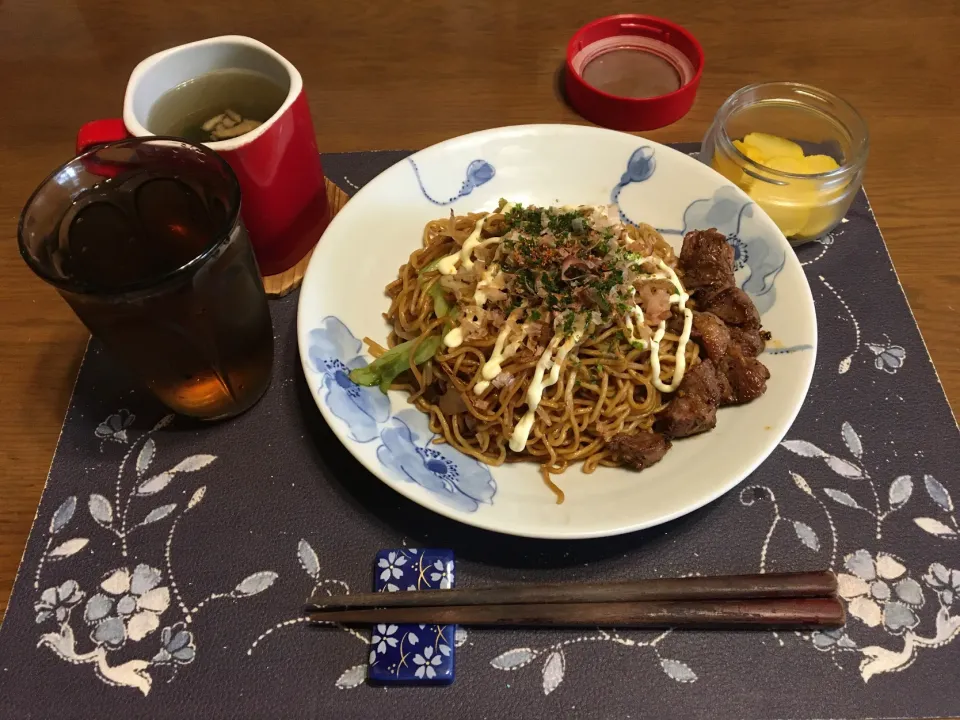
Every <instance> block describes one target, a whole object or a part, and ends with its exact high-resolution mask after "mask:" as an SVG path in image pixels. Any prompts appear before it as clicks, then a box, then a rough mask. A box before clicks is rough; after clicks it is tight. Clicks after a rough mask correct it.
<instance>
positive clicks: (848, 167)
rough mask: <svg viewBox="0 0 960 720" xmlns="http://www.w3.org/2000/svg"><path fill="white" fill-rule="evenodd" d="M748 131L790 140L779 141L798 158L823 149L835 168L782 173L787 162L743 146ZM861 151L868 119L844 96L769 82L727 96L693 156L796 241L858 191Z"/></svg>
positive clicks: (834, 216)
mask: <svg viewBox="0 0 960 720" xmlns="http://www.w3.org/2000/svg"><path fill="white" fill-rule="evenodd" d="M750 133H764V134H765V135H767V136H776V137H775V138H773V140H779V139H781V138H782V139H785V140H788V141H792V142H790V143H784V144H783V145H784V147H787V148H788V149H793V150H797V149H796V147H795V145H794V143H795V144H796V145H799V146H800V149H802V151H803V156H805V157H807V158H809V157H810V156H812V155H818V156H823V155H826V156H829V157H830V158H833V160H834V161H835V164H836V165H837V167H836V168H835V169H828V170H826V171H824V172H817V173H810V172H802V173H801V172H787V171H786V170H785V166H786V167H789V168H790V169H795V168H793V167H792V165H791V163H788V162H773V161H771V160H770V159H769V158H766V157H764V156H762V155H761V154H759V153H754V152H753V149H752V148H750V147H747V146H745V145H744V143H743V142H742V141H743V138H745V137H746V136H747V135H748V134H750ZM868 150H869V138H868V134H867V125H866V123H865V122H864V120H863V118H862V117H861V116H860V114H859V113H858V112H857V111H856V110H855V109H854V108H853V106H851V105H850V104H849V103H848V102H846V101H845V100H842V99H841V98H839V97H837V96H836V95H834V94H832V93H829V92H827V91H826V90H821V89H819V88H815V87H812V86H810V85H803V84H801V83H792V82H770V83H759V84H756V85H748V86H747V87H745V88H741V89H740V90H737V92H735V93H734V94H733V95H731V96H730V97H729V98H727V100H726V102H724V103H723V105H722V106H721V107H720V109H719V110H718V111H717V114H716V116H715V117H714V119H713V124H712V125H711V126H710V129H709V130H708V131H707V135H706V137H705V138H704V140H703V146H702V148H701V152H700V159H701V160H702V161H703V162H704V163H706V164H707V165H710V166H711V167H713V169H714V170H716V171H717V172H719V173H720V174H721V175H723V176H724V177H726V178H727V179H728V180H730V181H731V182H733V183H734V184H736V185H737V186H739V187H740V188H741V189H742V190H743V191H744V192H746V193H747V195H749V196H750V198H751V199H752V200H753V201H754V202H756V203H757V204H758V205H759V206H760V207H761V208H763V209H764V210H765V211H766V212H767V214H768V215H769V216H770V217H771V218H772V219H773V221H774V222H775V223H776V224H777V226H778V227H779V228H780V230H781V231H782V232H783V234H784V235H786V236H787V238H788V239H789V240H790V242H791V244H793V245H800V244H803V243H805V242H809V241H810V240H815V239H816V238H819V237H821V236H823V235H825V234H827V233H829V232H830V231H831V230H833V229H834V228H835V227H836V226H837V225H838V224H839V223H840V221H841V220H842V219H843V216H844V215H846V213H847V210H849V208H850V203H852V202H853V198H854V196H855V195H856V193H857V190H859V189H860V185H861V183H862V180H863V169H864V165H865V164H866V161H867V153H868ZM797 152H799V150H797ZM748 154H749V155H750V156H748ZM820 159H821V160H823V159H824V158H820ZM780 160H782V158H781V159H780ZM765 162H772V164H774V165H776V166H777V168H778V169H775V168H773V167H768V166H767V165H765V164H764V163H765ZM828 164H829V165H831V166H832V165H833V164H834V163H828Z"/></svg>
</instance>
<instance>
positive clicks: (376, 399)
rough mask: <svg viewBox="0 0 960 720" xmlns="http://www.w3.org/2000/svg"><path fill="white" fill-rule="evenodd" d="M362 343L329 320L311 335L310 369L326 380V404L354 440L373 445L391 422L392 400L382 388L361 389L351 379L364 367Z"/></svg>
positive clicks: (334, 320)
mask: <svg viewBox="0 0 960 720" xmlns="http://www.w3.org/2000/svg"><path fill="white" fill-rule="evenodd" d="M361 344H362V343H361V342H360V341H359V340H357V338H355V337H354V336H353V333H351V332H350V331H349V330H348V329H347V326H346V325H344V324H343V323H342V322H340V320H339V319H338V318H335V317H333V316H328V317H325V318H324V319H323V324H322V325H321V326H320V327H319V328H317V329H315V330H311V331H310V335H309V341H308V347H309V351H308V353H307V354H308V357H309V362H310V366H311V367H312V368H313V370H314V371H316V372H317V373H319V374H320V375H321V376H322V380H321V383H322V385H323V388H324V396H323V398H324V401H325V402H326V404H327V407H328V408H329V409H330V412H332V413H333V414H334V415H335V416H336V417H338V418H339V419H340V420H343V422H344V423H345V424H346V425H347V428H348V432H349V434H350V437H351V439H353V440H356V441H357V442H362V443H365V442H370V441H371V440H374V439H376V438H377V436H378V434H379V428H378V427H377V426H378V424H380V423H385V422H386V421H387V420H389V419H390V400H389V398H387V396H386V395H384V394H383V393H382V392H380V389H379V388H375V387H372V388H369V387H361V386H360V385H357V384H356V383H354V382H353V381H352V380H351V379H350V376H349V373H350V371H351V370H353V369H355V368H359V367H364V366H365V365H366V364H367V361H366V360H365V359H364V358H363V356H362V355H360V347H361Z"/></svg>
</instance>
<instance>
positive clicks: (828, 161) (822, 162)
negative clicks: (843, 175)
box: [803, 155, 840, 175]
mask: <svg viewBox="0 0 960 720" xmlns="http://www.w3.org/2000/svg"><path fill="white" fill-rule="evenodd" d="M803 160H804V162H805V163H806V165H807V173H808V174H810V175H816V174H817V173H825V172H830V171H831V170H836V169H837V168H839V167H840V166H839V165H837V161H836V160H834V159H833V158H832V157H830V156H829V155H807V157H805V158H804V159H803Z"/></svg>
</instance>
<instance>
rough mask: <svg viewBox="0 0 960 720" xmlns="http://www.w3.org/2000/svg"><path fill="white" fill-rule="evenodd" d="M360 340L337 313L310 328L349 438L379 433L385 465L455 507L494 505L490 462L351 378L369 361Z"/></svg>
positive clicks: (314, 361)
mask: <svg viewBox="0 0 960 720" xmlns="http://www.w3.org/2000/svg"><path fill="white" fill-rule="evenodd" d="M361 345H362V343H361V342H360V341H359V340H358V339H357V338H356V337H355V336H354V335H353V333H351V332H350V330H349V328H347V326H346V325H344V324H343V322H342V321H341V320H340V319H339V318H337V317H334V316H332V315H328V316H327V317H325V318H324V319H323V322H322V323H321V325H320V327H319V328H315V329H313V330H311V331H310V332H309V334H308V342H307V347H308V350H307V356H308V365H309V367H310V369H311V370H313V371H314V372H315V373H317V374H318V375H320V376H321V387H322V388H323V392H322V400H323V402H324V404H325V405H326V407H327V409H328V410H329V411H330V412H331V413H332V414H333V415H334V417H336V418H337V419H339V420H342V421H343V423H344V424H345V425H346V427H347V433H348V435H349V437H350V439H351V440H355V441H356V442H359V443H368V442H372V441H374V440H376V439H378V438H379V439H380V442H381V444H380V446H379V447H378V448H377V458H378V460H379V461H380V463H381V464H382V465H383V466H384V467H385V468H388V469H389V470H392V471H393V472H394V473H395V476H396V477H397V478H399V479H400V480H403V481H405V482H413V483H416V484H417V485H419V486H420V487H422V488H424V489H426V490H428V491H430V492H431V493H432V494H433V495H434V496H436V497H437V498H438V499H439V500H440V501H441V502H443V503H444V504H445V505H448V506H450V507H452V508H454V509H455V510H462V511H464V512H475V511H476V510H477V509H478V508H479V507H480V505H492V504H493V496H494V495H495V494H496V492H497V485H496V482H494V480H493V475H491V474H490V469H489V468H488V467H487V466H486V465H484V464H483V463H481V462H479V461H477V460H475V459H473V458H471V457H468V456H467V455H464V454H463V453H462V452H460V451H459V450H456V449H455V448H453V447H451V446H450V445H437V444H434V443H433V440H434V438H435V437H436V436H435V435H434V434H433V433H432V432H430V428H429V424H428V422H427V416H426V415H424V414H423V413H421V412H420V411H418V410H413V409H406V410H401V411H400V412H399V413H397V414H396V415H391V407H390V398H389V397H388V396H386V395H384V394H383V393H382V392H381V391H380V389H379V388H376V387H362V386H360V385H357V384H356V383H354V382H353V381H352V380H351V379H350V375H349V373H350V370H352V369H354V368H358V367H364V366H365V365H367V360H366V359H365V358H364V357H363V356H362V355H360V354H359V353H360V348H361Z"/></svg>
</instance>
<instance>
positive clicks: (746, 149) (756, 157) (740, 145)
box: [733, 140, 767, 163]
mask: <svg viewBox="0 0 960 720" xmlns="http://www.w3.org/2000/svg"><path fill="white" fill-rule="evenodd" d="M733 146H734V147H735V148H736V149H737V150H739V151H740V152H742V153H743V154H744V155H746V156H747V157H748V158H750V159H751V160H753V161H754V162H755V163H762V162H763V161H764V160H766V159H767V156H766V155H764V154H763V153H762V152H760V150H758V149H757V148H755V147H754V146H753V145H747V144H746V143H745V142H743V141H742V140H734V141H733Z"/></svg>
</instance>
